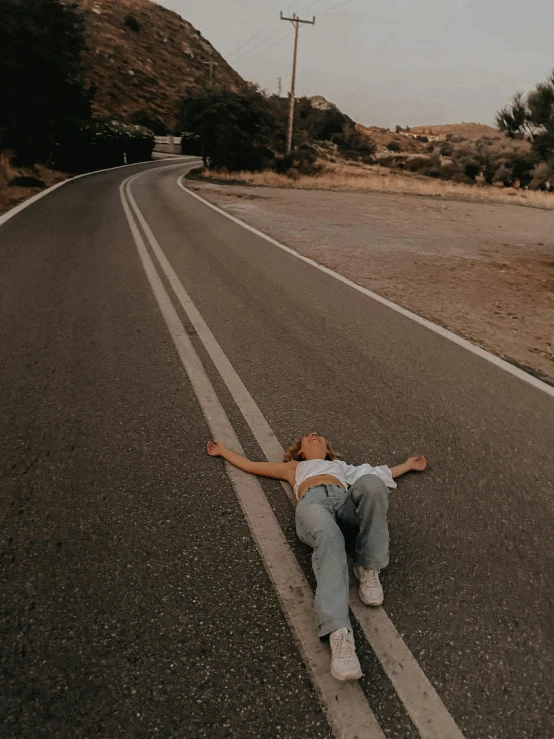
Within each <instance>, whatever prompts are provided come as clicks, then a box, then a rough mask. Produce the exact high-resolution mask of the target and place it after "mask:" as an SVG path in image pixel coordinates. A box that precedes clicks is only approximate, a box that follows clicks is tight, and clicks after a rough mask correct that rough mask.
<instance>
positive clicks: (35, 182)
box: [8, 175, 46, 187]
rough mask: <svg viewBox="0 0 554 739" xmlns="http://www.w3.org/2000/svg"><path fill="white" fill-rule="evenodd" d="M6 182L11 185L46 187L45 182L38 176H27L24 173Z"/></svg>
mask: <svg viewBox="0 0 554 739" xmlns="http://www.w3.org/2000/svg"><path fill="white" fill-rule="evenodd" d="M8 184H9V185H10V186H11V187H14V186H15V187H46V185H45V183H44V182H43V181H42V180H39V179H38V177H28V176H25V175H20V176H19V177H14V178H13V179H11V180H10V181H9V183H8Z"/></svg>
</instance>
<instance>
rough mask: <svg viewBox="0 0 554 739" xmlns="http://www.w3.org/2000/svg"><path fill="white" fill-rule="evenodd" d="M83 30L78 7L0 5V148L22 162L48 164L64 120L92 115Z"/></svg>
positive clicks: (25, 1) (49, 1)
mask: <svg viewBox="0 0 554 739" xmlns="http://www.w3.org/2000/svg"><path fill="white" fill-rule="evenodd" d="M83 29H84V24H83V17H82V15H81V14H80V13H79V11H78V9H77V7H76V5H75V3H69V2H67V3H66V2H62V1H61V0H1V2H0V100H1V101H2V103H1V105H0V148H12V149H15V150H16V151H17V154H18V157H17V159H18V161H19V162H20V163H34V162H37V161H46V160H47V159H48V157H49V155H50V152H51V150H52V146H53V141H54V139H55V137H56V134H57V132H58V131H59V130H60V128H62V127H63V126H64V125H65V123H66V121H67V120H68V119H69V118H71V117H72V116H78V117H80V118H89V117H90V95H91V91H87V90H85V88H84V84H83V79H82V73H81V72H82V70H81V53H82V51H83V49H84V47H85V41H84V35H83Z"/></svg>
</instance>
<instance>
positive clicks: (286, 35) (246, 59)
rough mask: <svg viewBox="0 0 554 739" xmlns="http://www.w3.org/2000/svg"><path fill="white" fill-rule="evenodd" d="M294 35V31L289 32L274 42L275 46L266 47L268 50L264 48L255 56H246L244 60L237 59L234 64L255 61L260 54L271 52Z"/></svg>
mask: <svg viewBox="0 0 554 739" xmlns="http://www.w3.org/2000/svg"><path fill="white" fill-rule="evenodd" d="M292 33H293V32H292V31H289V32H288V33H287V34H285V35H284V36H283V37H282V38H280V39H277V41H275V42H274V43H273V44H271V45H270V46H267V47H266V48H264V49H260V50H259V51H256V52H255V53H254V54H249V55H247V56H244V57H242V59H236V60H235V61H234V64H242V62H246V61H248V60H249V59H253V58H254V57H256V56H259V55H260V54H263V53H265V52H266V51H269V50H270V49H273V47H274V46H277V44H281V43H282V42H283V41H286V39H288V38H289V36H292Z"/></svg>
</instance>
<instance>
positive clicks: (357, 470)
mask: <svg viewBox="0 0 554 739" xmlns="http://www.w3.org/2000/svg"><path fill="white" fill-rule="evenodd" d="M315 475H332V476H333V477H336V478H337V480H340V482H342V484H343V485H344V487H345V488H347V487H348V486H349V485H353V484H354V483H355V482H356V480H357V479H358V478H360V477H363V476H364V475H377V477H380V478H381V480H382V481H383V482H384V483H385V485H386V486H387V487H388V488H391V489H393V490H394V488H396V483H395V481H394V480H393V478H392V473H391V471H390V467H387V466H386V465H384V464H383V465H380V466H379V467H372V466H371V465H370V464H359V465H353V464H346V462H343V461H342V460H340V459H333V460H330V459H308V460H307V461H306V462H299V463H298V466H297V468H296V485H295V486H294V493H295V495H296V497H297V498H298V487H299V485H300V484H301V483H303V482H304V481H305V480H308V479H309V478H310V477H314V476H315Z"/></svg>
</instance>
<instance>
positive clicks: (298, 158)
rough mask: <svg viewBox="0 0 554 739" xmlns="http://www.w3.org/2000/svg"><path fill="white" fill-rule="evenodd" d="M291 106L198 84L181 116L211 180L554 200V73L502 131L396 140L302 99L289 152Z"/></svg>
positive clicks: (401, 132) (400, 133) (403, 132)
mask: <svg viewBox="0 0 554 739" xmlns="http://www.w3.org/2000/svg"><path fill="white" fill-rule="evenodd" d="M287 109H288V101H287V100H286V99H284V98H278V97H276V96H271V97H266V96H264V95H263V94H262V93H261V92H259V91H258V90H256V89H255V88H252V89H251V90H250V92H249V93H247V94H245V93H232V94H229V93H226V92H225V91H214V92H210V93H200V94H195V93H194V92H193V93H192V94H189V95H188V96H187V97H186V99H185V100H184V101H183V103H182V106H181V111H180V118H179V123H180V125H181V127H182V128H183V130H185V131H187V133H188V136H189V139H188V141H189V143H190V145H191V147H192V148H191V149H190V151H191V153H197V154H199V155H201V156H202V157H203V160H204V167H205V170H204V174H203V176H204V177H206V178H208V179H211V180H221V181H227V182H229V181H235V182H238V181H240V182H245V183H248V184H257V185H271V186H275V187H292V186H294V187H301V188H331V189H347V190H349V189H355V190H371V191H378V192H396V193H410V194H424V195H434V196H442V197H454V198H463V199H470V200H482V201H494V202H510V203H520V204H524V205H534V206H536V207H542V208H552V207H554V195H552V194H551V191H552V190H554V73H553V74H552V76H551V77H550V78H549V79H548V80H547V81H546V82H544V83H541V84H539V85H537V87H536V89H535V90H533V91H532V92H530V93H529V94H528V95H527V96H524V95H522V94H518V95H516V96H515V97H514V99H513V100H512V102H511V103H510V104H509V105H508V106H506V108H504V109H503V110H502V111H499V113H498V114H497V120H496V122H497V126H498V129H497V130H498V132H497V133H495V135H481V136H479V137H478V138H465V137H463V136H456V135H455V134H454V133H447V134H446V135H444V136H425V135H421V134H417V133H413V132H411V131H410V129H402V128H401V127H400V126H397V127H396V129H395V131H394V132H389V133H388V136H389V138H388V140H387V139H386V138H383V137H384V136H386V135H387V132H386V131H385V130H382V132H381V134H380V137H379V140H378V136H377V134H376V135H375V136H371V135H368V132H367V131H368V129H364V127H361V126H356V124H355V123H354V122H353V121H352V120H351V119H350V118H348V116H346V115H344V114H343V113H341V112H340V111H339V110H338V109H337V108H335V107H334V106H331V105H329V107H327V108H325V109H320V108H317V107H314V106H313V105H312V103H311V101H310V100H309V99H301V100H300V101H299V102H298V104H297V106H296V112H295V144H296V148H295V151H294V153H293V155H292V156H289V157H287V156H285V155H284V148H285V137H286V123H287ZM474 128H476V129H478V128H479V127H478V126H474ZM482 128H483V129H485V130H487V129H486V127H484V126H483V127H482ZM468 130H471V127H470V126H468ZM490 130H491V131H492V132H493V133H494V129H490Z"/></svg>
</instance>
